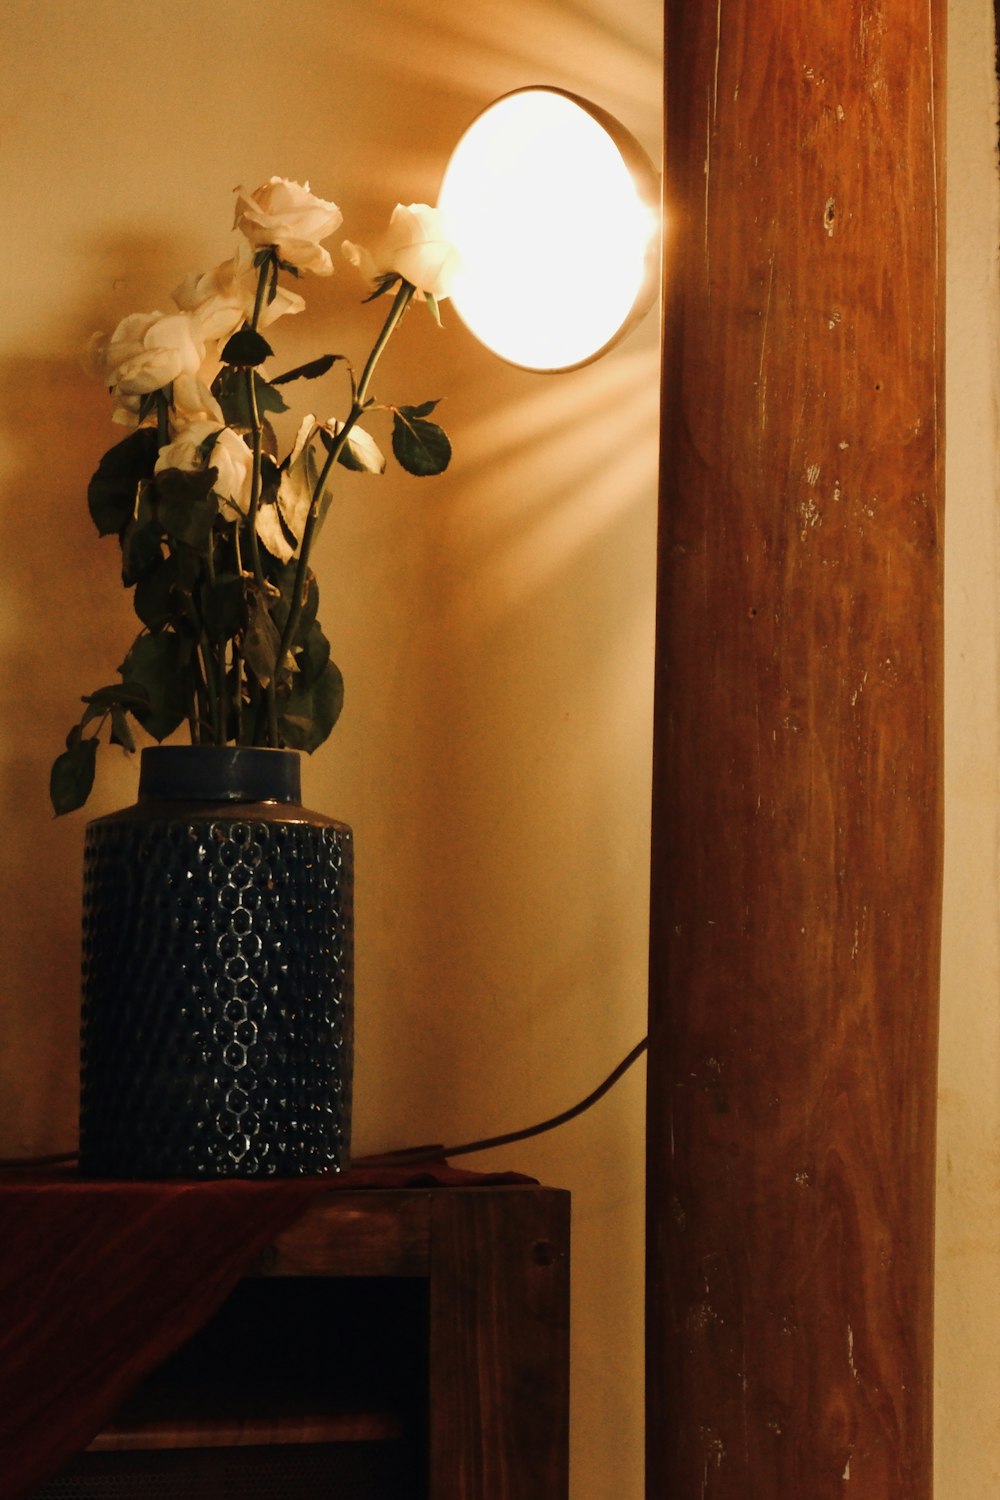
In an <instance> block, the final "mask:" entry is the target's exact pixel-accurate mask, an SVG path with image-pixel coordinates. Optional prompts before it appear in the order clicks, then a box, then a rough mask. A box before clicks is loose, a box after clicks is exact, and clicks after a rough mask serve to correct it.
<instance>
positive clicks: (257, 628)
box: [243, 594, 281, 688]
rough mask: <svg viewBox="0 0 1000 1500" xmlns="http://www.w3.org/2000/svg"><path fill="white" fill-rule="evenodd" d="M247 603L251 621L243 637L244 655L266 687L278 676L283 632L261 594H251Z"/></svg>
mask: <svg viewBox="0 0 1000 1500" xmlns="http://www.w3.org/2000/svg"><path fill="white" fill-rule="evenodd" d="M247 605H248V607H249V614H250V622H249V624H248V625H247V630H246V635H245V636H244V637H243V657H244V660H245V661H246V664H247V666H248V667H249V668H250V670H251V672H253V674H254V676H255V677H256V679H257V681H258V682H259V683H260V685H261V687H263V688H266V687H268V686H269V685H270V684H271V683H272V682H273V681H274V679H275V677H276V676H277V671H278V648H279V647H280V645H281V634H280V632H279V630H278V627H277V625H276V624H275V622H274V620H273V618H272V616H271V613H270V611H269V609H268V607H267V605H266V604H265V603H264V602H263V600H262V599H261V597H260V595H259V594H249V595H248V597H247Z"/></svg>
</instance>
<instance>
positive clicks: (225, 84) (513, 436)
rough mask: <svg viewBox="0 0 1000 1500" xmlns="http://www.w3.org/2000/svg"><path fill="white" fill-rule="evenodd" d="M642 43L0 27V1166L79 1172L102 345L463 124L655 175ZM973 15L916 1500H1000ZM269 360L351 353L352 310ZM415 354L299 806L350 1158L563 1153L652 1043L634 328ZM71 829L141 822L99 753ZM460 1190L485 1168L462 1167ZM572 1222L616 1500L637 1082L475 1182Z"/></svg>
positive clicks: (651, 35) (331, 315) (101, 675)
mask: <svg viewBox="0 0 1000 1500" xmlns="http://www.w3.org/2000/svg"><path fill="white" fill-rule="evenodd" d="M660 9H661V7H660V5H659V4H658V3H656V0H641V3H639V0H633V3H631V4H630V5H629V6H627V7H622V6H621V5H619V4H617V3H614V0H587V3H575V4H570V3H568V0H479V4H478V5H476V6H474V7H473V6H471V5H469V4H467V3H466V0H436V3H435V4H434V5H433V6H429V5H427V4H426V0H366V3H365V4H360V3H352V4H346V3H340V4H335V3H330V0H270V3H264V0H244V3H236V0H230V3H227V4H225V5H215V6H205V5H204V4H203V3H200V0H175V3H174V4H173V5H172V6H171V7H169V8H165V7H160V6H157V5H154V4H152V3H148V0H147V3H138V4H136V3H126V0H7V3H6V5H5V7H4V8H3V12H2V14H0V42H2V55H3V59H4V82H3V85H2V91H0V104H2V110H0V159H2V180H3V182H4V185H5V216H4V219H5V222H4V234H3V238H2V248H0V255H2V257H3V283H2V302H3V316H2V319H0V382H2V392H3V398H2V401H0V430H2V443H0V481H2V482H0V520H2V526H3V533H2V534H3V546H2V552H0V557H2V563H0V567H2V574H3V584H2V589H0V649H2V652H3V661H4V669H3V672H2V674H0V692H2V695H3V711H2V714H0V772H2V783H0V784H2V790H3V793H4V805H5V807H6V808H7V810H8V811H7V822H6V827H5V830H4V849H3V854H2V857H0V911H2V913H3V917H2V937H3V955H4V965H5V977H4V981H3V995H2V1002H3V1004H2V1012H0V1014H2V1022H0V1150H3V1151H7V1152H15V1151H24V1152H28V1151H41V1150H44V1149H48V1148H58V1147H60V1146H65V1145H66V1144H67V1142H69V1141H71V1139H72V1136H73V1131H74V1118H75V1105H76V1099H75V1091H76V1059H75V1034H76V1024H77V1005H78V979H77V970H78V936H77V927H78V907H79V860H80V846H81V839H82V826H83V819H82V817H81V816H79V815H77V816H75V817H72V818H69V819H64V820H62V821H60V822H58V823H57V822H54V821H53V820H52V818H51V816H50V813H49V811H48V805H47V799H46V780H47V774H48V765H49V762H50V760H51V758H52V756H53V754H54V753H55V751H56V749H57V748H58V746H59V744H60V741H61V737H62V734H63V733H64V731H65V729H66V727H67V726H68V724H69V722H70V719H71V718H72V716H73V714H74V711H75V704H76V699H77V695H78V694H79V693H80V692H82V691H85V690H86V689H88V688H89V687H92V686H96V685H97V684H98V683H100V682H101V681H103V680H105V678H107V677H108V676H109V675H111V674H110V672H109V669H113V668H114V666H115V665H116V663H117V662H118V661H119V660H120V658H121V653H122V651H123V649H124V647H125V645H126V643H127V641H128V639H129V638H130V637H129V631H130V620H129V613H128V609H127V607H126V605H125V602H124V600H123V599H120V598H119V597H118V596H117V595H116V593H115V586H114V582H113V580H114V577H115V558H114V550H113V545H112V544H110V543H104V544H101V543H99V542H98V541H97V539H96V538H95V537H94V536H93V535H92V534H91V528H90V523H89V521H88V519H87V516H86V512H85V504H84V491H85V486H86V481H87V478H88V476H89V474H90V472H91V470H92V468H93V466H94V463H95V461H96V458H97V457H98V456H99V455H100V453H101V452H103V450H104V448H105V446H107V444H108V443H109V442H110V441H111V440H112V438H113V436H114V433H113V432H112V430H111V429H110V427H109V426H108V425H107V409H106V405H105V401H104V397H103V394H102V393H101V392H100V390H97V389H95V388H94V387H93V386H92V385H90V384H89V383H88V382H87V381H86V380H85V379H84V378H83V377H82V375H81V374H80V371H79V368H78V366H77V363H76V351H77V349H78V347H79V346H80V344H81V343H82V342H83V340H84V339H85V337H86V335H87V334H88V333H89V332H90V331H91V330H92V329H93V328H98V327H107V326H109V325H110V324H111V323H113V321H114V320H116V319H117V318H118V317H119V316H121V315H122V314H123V313H125V312H127V311H130V310H133V309H138V308H147V307H152V306H156V305H157V304H158V303H162V301H163V299H164V297H165V295H166V292H167V291H168V289H169V288H170V287H171V286H172V285H173V284H174V281H175V280H176V279H177V278H178V277H179V275H180V274H181V273H183V272H184V271H185V270H187V269H189V268H193V267H195V266H203V265H208V264H211V263H213V262H214V261H215V259H217V258H218V257H219V256H220V255H221V254H222V253H223V251H224V247H225V245H226V244H227V242H228V226H229V213H230V203H231V189H232V188H233V187H234V186H235V185H236V184H237V183H238V182H241V181H243V182H246V183H248V184H253V183H255V182H256V181H258V180H259V179H261V178H262V177H264V176H266V175H269V174H270V173H271V172H272V171H277V172H281V173H285V174H288V175H290V176H298V177H300V178H306V177H308V178H310V179H311V181H312V184H313V186H314V188H315V189H316V190H317V191H319V192H321V193H323V194H324V195H326V196H330V197H334V198H335V199H336V200H337V201H338V202H339V203H340V204H341V206H342V207H343V209H344V212H345V218H346V219H347V221H348V232H352V233H356V234H357V235H358V236H359V237H363V231H364V230H367V229H371V228H374V227H377V226H378V225H379V223H380V221H381V219H382V217H383V216H384V214H385V213H386V212H387V210H388V208H390V207H391V205H392V204H393V203H394V202H395V201H396V199H397V198H403V199H404V200H406V201H409V199H411V198H418V199H419V198H427V199H430V198H432V197H433V194H434V191H435V188H436V183H437V173H438V171H439V167H440V163H441V161H442V160H443V158H444V154H445V152H446V150H447V146H448V143H449V142H450V141H451V140H452V139H453V138H454V136H455V134H456V133H457V131H458V130H459V129H460V128H461V126H462V125H463V124H464V123H465V122H466V121H467V120H468V119H469V118H470V116H471V115H472V114H473V113H474V112H475V110H476V109H477V108H478V107H479V106H480V105H481V104H482V103H484V102H486V101H487V100H488V99H490V98H492V97H494V96H495V95H496V94H498V93H500V92H502V91H503V90H505V89H507V88H510V87H515V86H517V85H518V84H521V83H525V82H531V81H536V80H546V81H551V82H555V83H558V84H562V85H564V86H568V87H571V88H575V89H577V90H579V91H581V92H584V93H589V94H590V95H591V96H592V97H594V98H595V99H597V100H598V101H599V102H602V103H604V104H605V105H606V106H608V107H610V108H611V109H612V110H615V111H616V112H618V113H619V114H620V115H621V117H622V118H623V119H624V120H625V122H626V123H627V124H629V125H630V126H631V127H632V128H633V129H635V130H636V131H637V133H638V134H639V135H640V137H641V138H642V139H643V141H644V143H645V144H646V146H647V148H648V149H650V150H651V151H654V152H655V150H656V146H657V140H658V129H659V125H658V110H659V56H658V47H659V27H660ZM990 21H991V4H990V0H953V5H952V17H951V39H950V47H951V59H950V68H949V73H950V109H949V165H948V173H949V214H950V223H951V229H950V235H949V265H950V270H949V308H950V311H949V397H950V412H949V476H948V478H949V514H948V533H947V546H948V564H947V566H948V613H947V622H948V623H947V630H948V662H947V668H948V704H947V711H948V786H947V808H948V825H947V878H946V910H945V955H944V967H943V1001H942V1047H941V1183H940V1198H939V1211H938V1221H939V1222H938V1230H939V1249H938V1325H939V1326H938V1335H937V1358H938V1363H937V1387H938V1423H937V1431H938V1461H937V1467H938V1474H937V1493H938V1495H939V1497H940V1500H992V1497H993V1496H994V1495H995V1494H996V1493H998V1491H1000V1422H998V1417H997V1412H998V1411H1000V1372H998V1368H997V1361H996V1349H997V1346H998V1344H1000V1263H998V1262H1000V1200H998V1191H1000V1035H998V1033H1000V1009H998V993H1000V984H998V980H1000V973H998V971H1000V921H998V894H1000V893H998V878H997V853H998V831H1000V830H998V808H1000V798H998V791H1000V788H998V750H1000V743H998V742H1000V723H998V625H1000V620H998V612H997V606H996V591H997V563H998V558H997V546H996V491H997V470H996V444H997V356H996V348H997V338H998V334H1000V313H998V306H997V264H996V247H997V243H998V238H1000V224H998V211H997V176H996V164H995V159H994V118H995V101H994V95H993V75H992V43H991V33H990V29H989V28H990ZM304 290H305V292H306V294H307V297H308V299H309V303H310V308H311V309H313V311H311V312H310V313H307V314H306V317H305V318H304V319H303V320H301V327H299V328H293V327H292V325H290V324H289V325H287V329H282V339H283V340H285V339H286V337H287V342H286V343H283V344H282V349H283V351H285V350H287V352H288V354H289V359H290V360H291V359H292V358H296V357H298V355H299V354H300V353H301V354H302V355H303V356H305V355H306V354H307V353H309V352H311V351H312V352H315V351H316V350H317V349H319V348H327V347H337V348H342V349H343V350H344V351H345V352H347V353H350V354H352V355H354V356H355V357H358V356H360V355H362V354H363V352H364V350H365V347H366V342H365V341H366V339H367V338H368V336H369V333H370V329H371V322H370V315H368V314H363V313H362V311H361V310H360V309H359V307H358V305H357V299H356V296H355V288H354V286H353V284H352V283H351V280H350V275H349V273H347V272H346V271H345V273H344V274H341V275H338V277H337V278H336V281H335V283H334V284H332V285H328V284H323V285H320V284H318V283H312V284H310V285H308V286H306V287H304ZM446 322H447V325H448V326H447V329H446V331H445V332H444V333H443V334H437V333H435V332H434V331H433V330H432V329H431V328H430V326H429V324H423V323H419V322H418V321H417V320H416V319H413V320H412V322H411V326H410V327H409V328H408V329H406V331H405V333H404V335H403V337H402V338H401V339H400V341H399V344H398V346H397V349H396V351H395V352H394V354H393V356H392V357H391V359H390V361H389V362H388V364H387V368H386V375H385V377H384V379H383V381H382V382H381V384H382V389H383V390H384V393H385V394H386V395H387V396H389V397H398V398H399V399H409V398H410V397H414V398H417V399H419V398H421V397H423V396H427V395H446V396H447V398H448V400H447V405H446V408H445V413H446V415H445V417H444V420H445V421H446V425H447V426H448V428H449V430H450V432H451V435H452V437H453V439H454V443H455V450H456V458H455V462H454V466H453V468H452V470H451V471H450V473H449V474H448V475H447V476H446V477H445V478H443V479H442V480H440V481H433V482H426V483H424V484H421V483H420V482H419V481H415V480H411V479H408V478H406V477H404V476H402V475H396V476H393V477H387V478H385V479H383V480H379V481H377V480H365V479H362V478H358V479H356V480H355V479H353V478H349V479H348V480H347V481H346V482H345V483H344V486H343V494H342V499H341V501H340V502H339V504H338V508H337V511H336V514H335V515H334V517H333V518H332V520H331V523H330V525H329V527H328V531H327V533H326V535H325V537H324V539H323V542H322V545H321V550H320V556H319V560H318V565H319V572H320V580H321V584H322V585H323V588H324V609H323V619H324V622H325V624H326V626H327V629H328V632H329V633H330V635H331V636H332V638H333V640H334V649H335V653H336V655H337V657H338V659H339V661H340V664H341V666H342V667H343V669H344V672H345V675H346V678H347V688H348V706H347V709H346V710H345V715H344V718H343V720H342V723H341V725H340V726H338V728H337V730H336V731H335V735H334V739H333V741H332V742H331V744H330V745H329V746H328V747H326V748H325V749H324V750H322V751H320V753H319V754H318V755H317V756H316V757H315V759H314V760H313V761H312V762H311V763H310V764H309V765H308V766H307V768H306V786H307V793H308V800H309V801H311V802H312V803H313V804H314V805H315V806H318V807H321V808H323V809H324V810H327V811H330V812H332V813H335V814H337V815H339V816H342V817H345V818H347V819H348V820H349V821H351V822H352V823H353V824H354V826H355V829H356V834H357V839H358V845H359V859H360V889H359V895H358V938H359V974H358V981H359V1012H358V1069H357V1112H356V1144H357V1148H358V1150H359V1151H366V1150H376V1149H380V1148H383V1147H389V1146H392V1145H399V1144H403V1143H409V1142H412V1141H414V1140H416V1139H420V1140H428V1139H441V1138H445V1139H448V1140H454V1139H457V1138H464V1137H466V1136H469V1135H475V1134H480V1133H484V1132H489V1131H494V1130H502V1129H504V1128H507V1127H508V1126H516V1125H520V1124H521V1123H523V1122H525V1121H527V1120H529V1119H532V1118H536V1117H540V1116H544V1115H546V1114H548V1113H551V1112H553V1111H555V1110H557V1109H559V1108H561V1107H562V1106H563V1105H565V1104H567V1103H569V1102H570V1101H572V1100H573V1099H575V1098H576V1097H578V1096H579V1095H581V1094H582V1093H584V1092H585V1091H586V1090H587V1089H588V1088H589V1087H590V1086H591V1084H592V1083H594V1082H596V1081H597V1080H598V1078H600V1077H601V1076H603V1073H604V1072H605V1071H607V1069H608V1068H609V1067H610V1066H611V1064H612V1063H613V1062H614V1061H616V1060H617V1059H618V1057H619V1056H621V1055H622V1054H623V1053H624V1052H625V1051H626V1050H627V1048H628V1047H629V1046H630V1045H631V1043H632V1042H633V1041H634V1040H635V1039H636V1038H637V1037H638V1036H639V1035H640V1034H641V1032H642V1029H643V1026H644V979H645V941H646V934H645V911H646V894H645V881H646V843H647V836H648V828H647V800H648V768H649V720H650V704H649V680H650V660H651V649H652V640H651V633H652V587H653V582H652V551H653V539H654V524H655V518H654V508H655V464H656V452H655V420H656V383H655V377H656V330H655V326H654V321H653V320H648V321H647V323H646V325H645V326H644V327H643V328H642V329H641V330H640V331H639V332H638V333H637V334H636V335H634V336H633V337H632V338H631V339H630V340H629V341H628V342H627V343H626V344H625V345H624V346H623V347H622V348H621V349H620V350H618V351H617V352H616V353H615V354H614V355H613V356H611V357H610V358H609V359H607V360H605V361H604V362H602V363H601V364H600V365H598V366H596V367H594V369H592V370H590V371H585V372H580V373H578V374H575V375H571V376H566V377H562V378H560V379H558V380H549V379H544V378H541V377H530V376H526V375H523V374H519V373H518V372H516V371H512V370H508V369H506V368H504V367H501V366H499V365H497V364H496V363H495V362H493V361H491V360H490V359H489V358H488V356H486V355H485V354H484V353H482V351H480V350H479V349H478V348H477V347H476V346H475V345H474V343H473V341H472V340H471V339H470V338H469V337H468V336H467V335H466V334H465V333H464V331H463V330H462V329H461V327H460V326H458V325H457V323H456V320H455V319H454V318H453V317H450V318H447V319H446ZM104 761H105V763H104V765H103V766H102V768H101V771H100V775H99V783H98V787H97V791H96V793H95V797H94V803H93V806H94V810H95V811H97V812H99V811H105V810H107V809H109V808H111V807H114V806H116V805H120V804H121V803H123V802H125V801H129V800H131V798H132V790H133V786H134V770H133V768H132V767H130V766H128V765H126V764H125V763H124V762H123V761H121V760H120V759H118V757H117V753H116V754H115V756H114V757H112V756H111V755H110V754H107V753H106V754H105V756H104ZM480 1160H481V1161H482V1162H483V1164H485V1160H484V1159H480ZM492 1160H494V1161H496V1162H497V1163H498V1164H501V1163H502V1164H503V1165H505V1166H513V1167H517V1168H520V1169H522V1170H526V1171H529V1172H533V1173H535V1174H536V1175H538V1176H540V1177H542V1178H543V1179H545V1180H546V1181H549V1182H552V1183H558V1184H563V1185H566V1186H568V1187H570V1188H572V1190H573V1193H574V1225H575V1241H574V1255H575V1277H574V1407H573V1415H574V1442H573V1460H574V1467H573V1496H574V1500H608V1497H610V1496H615V1497H616V1500H639V1496H640V1494H641V1408H642V1395H641V1295H642V1293H641V1286H642V1201H641V1200H642V1078H641V1074H640V1071H639V1070H636V1071H634V1073H633V1074H632V1075H630V1077H629V1078H628V1079H627V1080H626V1081H625V1082H624V1083H623V1084H621V1085H620V1086H619V1087H618V1089H616V1090H615V1091H614V1092H613V1093H612V1094H611V1095H610V1096H609V1097H608V1098H607V1099H606V1100H605V1101H604V1102H603V1103H602V1104H601V1105H600V1106H598V1108H597V1110H595V1111H594V1112H593V1113H592V1114H590V1115H588V1116H586V1117H584V1118H583V1119H582V1120H581V1121H579V1122H577V1123H575V1124H573V1125H571V1126H569V1127H567V1128H565V1129H564V1130H562V1131H559V1132H556V1133H554V1134H552V1135H550V1136H546V1137H543V1138H541V1139H540V1140H538V1141H537V1142H533V1143H528V1144H526V1145H524V1146H522V1147H519V1148H516V1149H512V1150H510V1151H508V1152H504V1153H497V1154H496V1155H495V1156H494V1158H493V1159H492Z"/></svg>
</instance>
